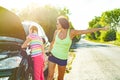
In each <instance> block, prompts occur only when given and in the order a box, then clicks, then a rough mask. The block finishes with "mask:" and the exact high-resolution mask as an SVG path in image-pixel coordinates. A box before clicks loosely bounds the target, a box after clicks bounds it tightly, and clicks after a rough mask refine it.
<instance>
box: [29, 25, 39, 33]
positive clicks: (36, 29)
mask: <svg viewBox="0 0 120 80" xmlns="http://www.w3.org/2000/svg"><path fill="white" fill-rule="evenodd" d="M30 30H32V33H33V32H34V31H37V32H38V28H37V27H36V26H30Z"/></svg>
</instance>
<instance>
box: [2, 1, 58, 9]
mask: <svg viewBox="0 0 120 80" xmlns="http://www.w3.org/2000/svg"><path fill="white" fill-rule="evenodd" d="M32 3H35V4H38V5H39V6H44V5H46V4H49V5H53V6H56V5H57V6H59V5H58V4H59V3H58V1H51V0H50V1H48V0H1V1H0V6H3V7H5V8H7V9H13V8H14V9H22V8H25V7H27V6H28V5H30V4H31V5H32Z"/></svg>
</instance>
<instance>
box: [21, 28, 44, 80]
mask: <svg viewBox="0 0 120 80" xmlns="http://www.w3.org/2000/svg"><path fill="white" fill-rule="evenodd" d="M28 46H30V49H31V57H32V61H33V69H34V80H44V74H43V70H44V46H43V39H42V37H40V36H38V28H37V27H36V26H30V28H29V35H28V36H27V38H26V41H25V42H24V43H23V44H22V46H21V47H22V48H26V47H28Z"/></svg>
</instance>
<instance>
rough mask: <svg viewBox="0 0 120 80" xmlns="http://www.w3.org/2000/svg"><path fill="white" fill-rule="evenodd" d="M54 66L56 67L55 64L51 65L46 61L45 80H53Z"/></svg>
mask: <svg viewBox="0 0 120 80" xmlns="http://www.w3.org/2000/svg"><path fill="white" fill-rule="evenodd" d="M55 66H56V64H55V63H53V62H51V61H48V77H47V80H53V76H54V71H55Z"/></svg>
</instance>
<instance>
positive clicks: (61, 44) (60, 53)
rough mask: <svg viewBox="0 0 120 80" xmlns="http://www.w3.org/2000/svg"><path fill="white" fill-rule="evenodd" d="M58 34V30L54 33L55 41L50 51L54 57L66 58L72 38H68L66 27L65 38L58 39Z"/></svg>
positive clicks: (68, 32) (68, 33)
mask: <svg viewBox="0 0 120 80" xmlns="http://www.w3.org/2000/svg"><path fill="white" fill-rule="evenodd" d="M58 35H59V32H58V33H57V34H56V37H55V42H54V45H53V48H52V50H51V52H52V55H53V56H55V57H56V58H59V59H62V60H66V59H67V58H68V52H69V48H70V46H71V44H72V40H71V39H70V29H68V31H67V36H66V38H65V39H60V38H59V36H58Z"/></svg>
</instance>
